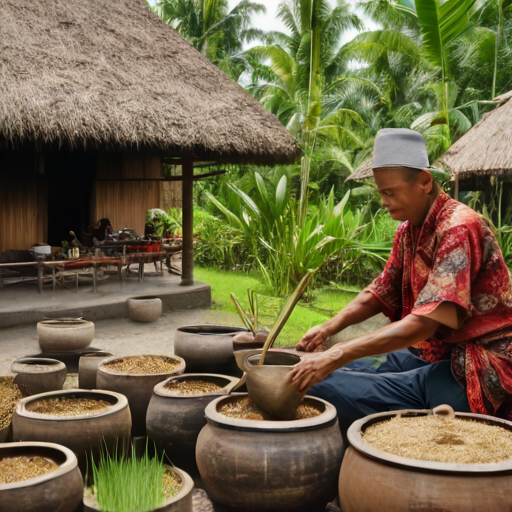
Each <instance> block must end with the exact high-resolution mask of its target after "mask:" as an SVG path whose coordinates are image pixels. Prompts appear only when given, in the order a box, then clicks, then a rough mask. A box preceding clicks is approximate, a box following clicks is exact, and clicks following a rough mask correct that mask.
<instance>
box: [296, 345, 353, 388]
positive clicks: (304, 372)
mask: <svg viewBox="0 0 512 512" xmlns="http://www.w3.org/2000/svg"><path fill="white" fill-rule="evenodd" d="M342 357H343V350H342V349H341V348H336V349H334V350H333V349H330V350H328V351H326V352H315V353H314V354H305V355H303V356H302V357H301V360H300V362H299V363H297V364H296V365H295V366H294V367H293V369H292V377H293V378H292V381H293V382H295V383H296V384H297V386H298V388H299V391H307V390H308V389H309V388H310V387H311V386H313V385H314V384H316V383H317V382H321V381H322V380H324V379H325V378H326V377H327V376H329V375H330V374H331V373H332V372H333V371H334V370H336V369H338V368H339V367H340V366H341V360H342Z"/></svg>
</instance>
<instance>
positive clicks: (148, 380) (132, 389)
mask: <svg viewBox="0 0 512 512" xmlns="http://www.w3.org/2000/svg"><path fill="white" fill-rule="evenodd" d="M128 357H129V356H128ZM161 357H167V356H161ZM172 358H173V359H176V360H178V361H179V363H180V364H179V365H178V366H177V367H176V368H175V369H174V370H173V371H172V372H166V373H157V374H149V375H140V374H138V375H137V374H130V373H114V372H113V371H112V370H110V369H109V367H108V363H109V362H111V361H115V360H117V359H121V358H118V357H109V358H108V359H104V360H103V361H102V362H101V363H100V365H99V366H98V373H97V374H96V385H97V387H98V388H99V389H109V390H110V391H116V392H118V393H122V394H123V395H125V396H126V398H127V399H128V403H129V404H130V411H131V413H132V435H133V436H144V435H146V412H147V410H148V405H149V401H150V400H151V397H152V396H153V388H154V387H155V386H156V385H157V384H158V383H159V382H162V381H164V380H166V379H168V378H169V377H172V376H174V375H181V374H182V373H183V372H184V371H185V361H184V360H183V359H182V358H181V357H176V356H172Z"/></svg>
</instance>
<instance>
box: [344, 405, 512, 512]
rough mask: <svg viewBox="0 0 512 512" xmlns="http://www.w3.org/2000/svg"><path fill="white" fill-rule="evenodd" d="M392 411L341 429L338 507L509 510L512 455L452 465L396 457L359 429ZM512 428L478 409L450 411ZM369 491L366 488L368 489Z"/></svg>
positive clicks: (352, 511)
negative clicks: (342, 448) (492, 461)
mask: <svg viewBox="0 0 512 512" xmlns="http://www.w3.org/2000/svg"><path fill="white" fill-rule="evenodd" d="M398 413H400V414H402V416H406V415H407V416H418V415H425V414H428V411H391V412H384V413H378V414H372V415H370V416H366V417H365V418H363V419H361V420H358V421H356V422H354V423H353V424H352V425H351V426H350V428H349V429H348V432H347V437H348V441H349V443H350V447H349V448H348V450H347V452H346V454H345V457H344V459H343V465H342V467H341V471H340V476H339V496H340V503H341V508H342V510H343V512H374V511H375V510H378V511H379V512H409V511H411V510H414V511H418V512H420V511H421V512H423V511H425V512H427V511H442V512H482V511H485V512H503V511H505V510H512V494H511V493H510V488H511V487H512V454H511V458H510V459H508V460H506V461H504V462H500V463H497V464H452V463H446V462H432V461H423V460H415V459H408V458H405V457H398V456H396V455H392V454H389V453H386V452H383V451H381V450H378V449H376V448H374V447H372V446H371V445H370V444H368V443H365V442H364V441H363V440H362V438H361V433H362V432H364V430H365V429H366V428H367V427H369V426H370V425H373V424H375V423H378V422H381V421H386V420H388V419H390V418H392V417H394V416H396V415H397V414H398ZM456 416H457V417H459V418H471V419H473V420H475V421H482V422H485V423H490V424H494V425H500V426H502V427H504V428H506V429H508V430H512V423H511V422H508V421H505V420H500V419H498V418H493V417H491V416H483V415H480V414H467V413H456ZM369 490H371V492H368V491H369Z"/></svg>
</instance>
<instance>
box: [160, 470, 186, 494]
mask: <svg viewBox="0 0 512 512" xmlns="http://www.w3.org/2000/svg"><path fill="white" fill-rule="evenodd" d="M181 486H182V480H181V477H180V475H178V473H175V472H174V471H168V470H167V471H166V472H165V474H164V496H165V499H167V500H168V499H169V498H172V497H173V496H176V494H178V492H179V490H180V489H181Z"/></svg>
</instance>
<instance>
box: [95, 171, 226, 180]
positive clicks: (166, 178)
mask: <svg viewBox="0 0 512 512" xmlns="http://www.w3.org/2000/svg"><path fill="white" fill-rule="evenodd" d="M227 172H228V171H212V172H207V173H204V174H195V175H194V177H193V178H192V181H197V180H202V179H203V178H210V177H212V176H219V175H220V174H226V173H227ZM94 181H183V175H180V176H165V177H164V178H126V179H119V178H117V179H109V178H107V179H99V180H94Z"/></svg>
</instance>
